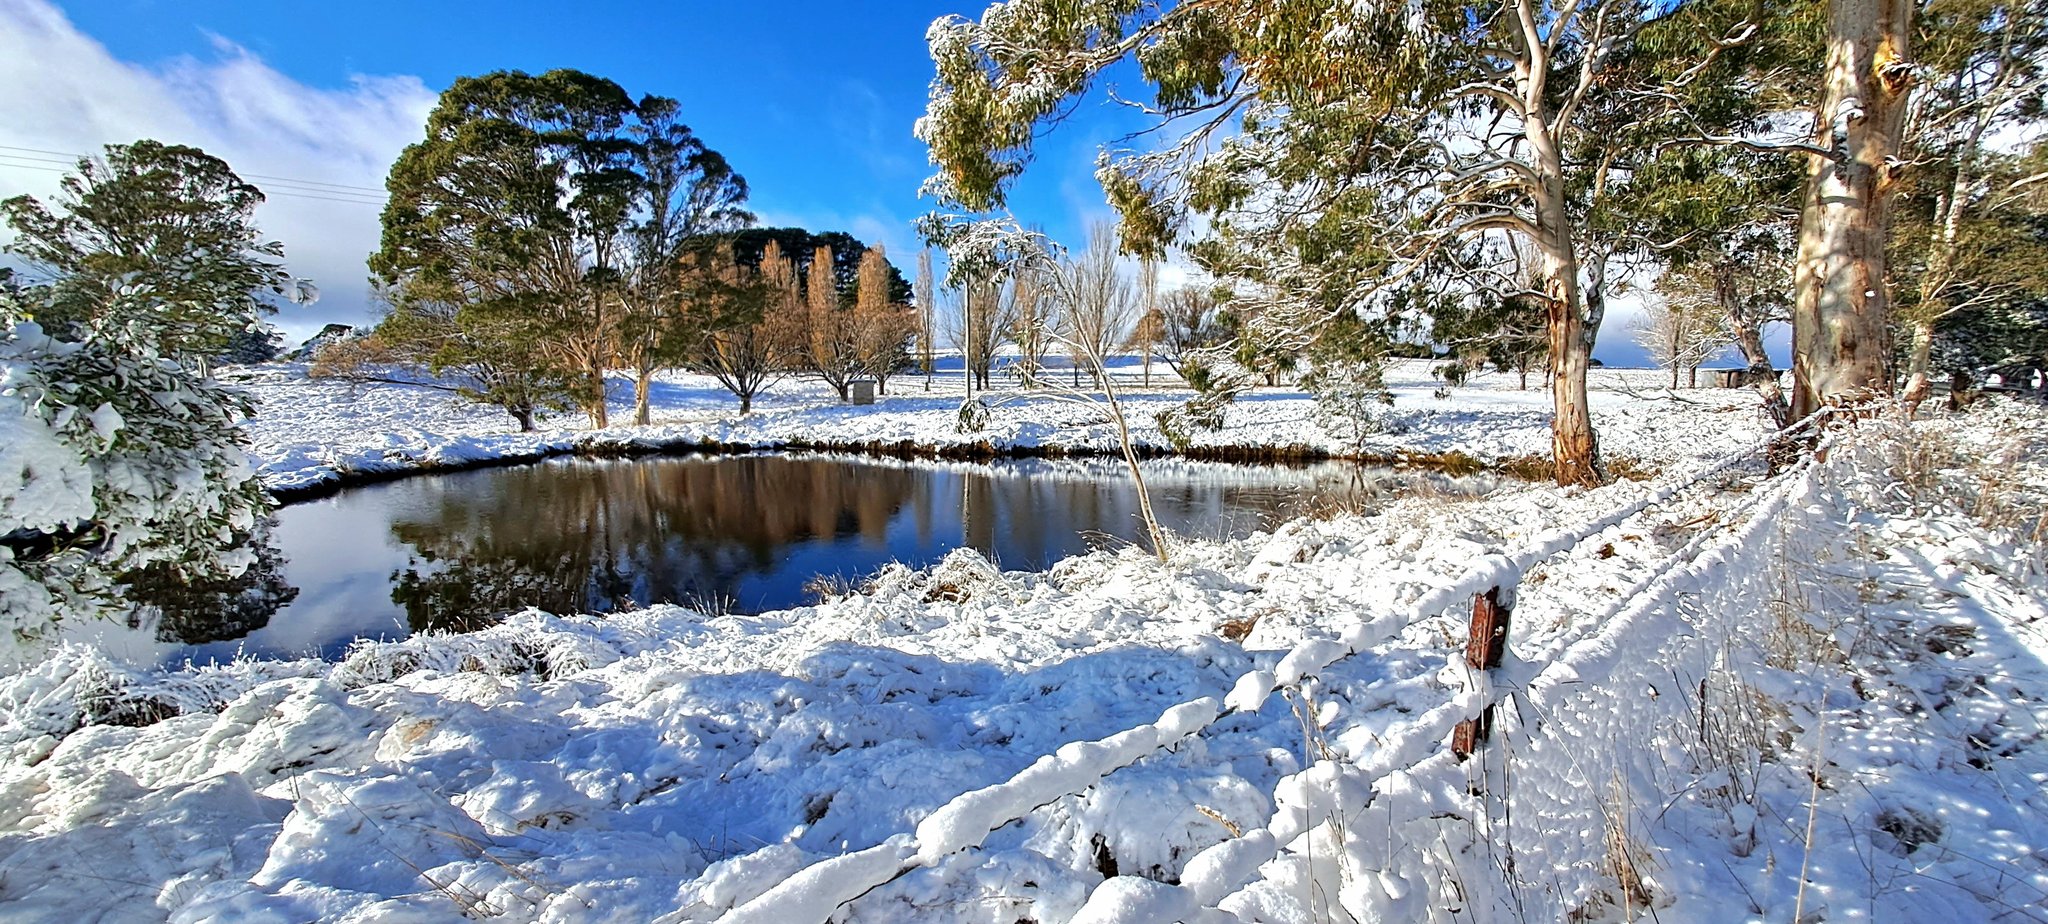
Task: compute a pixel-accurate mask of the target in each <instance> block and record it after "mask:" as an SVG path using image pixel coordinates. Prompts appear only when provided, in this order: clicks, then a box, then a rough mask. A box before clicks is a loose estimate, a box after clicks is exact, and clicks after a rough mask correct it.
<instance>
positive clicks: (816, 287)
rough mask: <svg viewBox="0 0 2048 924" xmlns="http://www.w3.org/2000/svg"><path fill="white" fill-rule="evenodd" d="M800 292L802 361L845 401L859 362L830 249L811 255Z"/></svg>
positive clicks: (859, 366)
mask: <svg viewBox="0 0 2048 924" xmlns="http://www.w3.org/2000/svg"><path fill="white" fill-rule="evenodd" d="M804 289H805V292H804V299H805V306H806V312H805V341H806V345H807V349H808V355H807V356H806V360H807V361H808V363H809V366H810V370H811V372H812V373H813V374H815V375H816V376H817V377H818V378H819V379H820V380H821V381H823V382H824V383H825V384H827V385H830V386H832V391H833V392H835V393H837V394H838V395H839V400H841V401H845V400H847V386H848V385H850V384H851V383H852V382H853V380H854V379H855V378H856V377H858V376H859V375H860V373H861V362H860V354H859V351H858V349H856V346H855V342H854V337H853V333H852V326H851V325H850V324H848V323H847V320H848V319H847V318H846V317H845V314H846V313H845V312H844V311H842V310H841V308H840V304H839V286H838V279H837V277H836V276H834V275H833V272H832V248H830V247H819V248H818V249H817V250H816V251H814V252H813V253H812V256H811V268H810V272H809V274H808V279H807V280H806V281H805V284H804Z"/></svg>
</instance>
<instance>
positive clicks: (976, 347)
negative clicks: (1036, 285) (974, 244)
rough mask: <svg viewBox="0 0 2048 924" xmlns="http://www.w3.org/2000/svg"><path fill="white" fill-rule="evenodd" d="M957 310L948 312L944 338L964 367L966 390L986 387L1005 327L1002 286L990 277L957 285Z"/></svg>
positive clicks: (971, 391) (970, 390) (1006, 319)
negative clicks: (958, 353) (955, 351)
mask: <svg viewBox="0 0 2048 924" xmlns="http://www.w3.org/2000/svg"><path fill="white" fill-rule="evenodd" d="M958 291H959V293H960V294H959V299H958V301H959V308H960V310H959V311H957V312H949V316H948V318H947V330H946V334H947V336H948V337H949V338H950V339H951V340H952V342H953V346H954V348H955V349H958V350H959V351H960V357H961V360H962V361H963V362H964V363H965V364H966V367H967V390H968V392H969V393H970V394H972V393H973V391H974V389H976V388H981V389H986V388H988V387H989V384H988V382H989V371H990V369H991V367H992V366H993V365H994V363H995V351H996V347H997V346H998V345H999V344H1000V342H1001V339H1002V334H1003V331H1004V330H1005V329H1006V328H1007V327H1008V326H1009V319H1008V318H1006V317H1005V314H1004V311H1005V305H1004V299H1003V285H1002V283H1001V282H1000V281H999V280H997V279H995V278H993V277H984V278H979V279H969V280H967V281H966V282H965V283H964V284H963V285H961V287H960V289H959V290H958Z"/></svg>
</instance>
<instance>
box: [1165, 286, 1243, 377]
mask: <svg viewBox="0 0 2048 924" xmlns="http://www.w3.org/2000/svg"><path fill="white" fill-rule="evenodd" d="M1217 311H1218V309H1217V305H1216V295H1215V293H1214V292H1211V291H1210V290H1209V289H1207V288H1204V287H1201V286H1183V287H1181V288H1178V289H1174V290H1173V291H1171V292H1168V293H1166V295H1165V297H1164V298H1162V299H1161V300H1160V303H1159V340H1158V346H1157V349H1158V351H1159V358H1161V359H1163V360H1165V361H1166V365H1167V366H1169V367H1171V368H1172V369H1173V373H1174V374H1175V375H1178V376H1181V377H1183V378H1185V377H1186V373H1185V372H1184V371H1183V370H1182V368H1181V365H1182V363H1183V361H1185V360H1186V359H1187V357H1188V356H1189V355H1190V354H1192V353H1194V352H1195V351H1196V350H1206V349H1209V348H1211V347H1215V346H1218V345H1221V344H1222V343H1223V342H1224V341H1225V340H1228V339H1229V337H1230V335H1229V333H1228V332H1226V331H1225V330H1224V329H1223V326H1222V324H1221V323H1219V322H1218V320H1217Z"/></svg>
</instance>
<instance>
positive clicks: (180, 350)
mask: <svg viewBox="0 0 2048 924" xmlns="http://www.w3.org/2000/svg"><path fill="white" fill-rule="evenodd" d="M262 202H263V193H262V191H261V190H259V189H257V188H256V187H255V186H253V185H251V184H249V183H247V182H245V181H244V180H243V179H242V178H241V177H240V176H237V175H236V174H235V172H234V170H233V169H231V168H230V167H229V166H228V164H227V162H226V161H223V160H221V159H220V158H217V157H214V156H212V155H210V154H208V153H206V152H205V151H202V150H200V149H198V148H196V147H190V146H187V145H177V144H164V143H161V142H157V141H150V140H142V141H136V142H134V143H131V144H113V145H108V146H107V147H106V149H105V153H104V154H103V155H102V156H100V157H98V158H86V159H83V160H80V161H79V162H78V165H77V170H76V172H74V173H69V174H66V175H65V176H64V178H63V179H62V180H61V181H59V192H58V194H57V196H56V197H55V199H54V200H53V202H52V203H51V204H50V205H45V204H44V203H42V202H40V201H38V200H36V199H35V198H34V197H31V196H25V195H24V196H15V197H14V198H11V199H8V200H6V201H5V202H0V210H4V211H5V216H6V221H7V226H8V227H9V228H11V229H13V231H14V233H15V238H14V240H13V241H11V242H9V243H8V245H7V248H6V249H7V252H9V253H12V254H14V255H16V256H18V257H20V258H21V259H22V260H23V261H24V262H25V263H26V264H27V265H28V267H29V270H30V272H29V273H27V274H25V275H24V276H23V277H22V278H20V279H17V280H16V281H15V282H16V284H17V285H22V284H25V285H28V286H32V287H37V288H42V289H45V291H44V292H43V293H41V294H40V295H38V296H35V297H33V298H31V299H29V301H30V302H32V303H33V304H34V306H35V311H36V315H35V318H34V319H35V320H36V321H37V322H38V323H40V324H42V325H43V326H44V327H45V328H46V329H48V330H50V331H52V332H58V333H63V332H66V331H70V330H73V329H75V328H81V327H90V326H103V327H128V328H130V331H129V332H130V335H133V336H149V337H153V338H155V340H156V343H157V345H158V346H159V347H161V349H162V350H163V351H164V352H165V353H167V354H169V355H173V356H179V357H185V358H205V357H213V356H218V355H220V354H222V353H224V352H226V351H228V349H229V348H230V347H231V346H232V345H234V344H235V342H236V340H237V338H238V337H242V336H245V335H246V334H247V333H248V332H249V331H252V330H256V329H258V328H259V326H260V324H261V321H262V319H263V318H264V317H265V316H267V315H269V314H271V313H273V312H274V311H276V300H277V299H281V298H289V299H292V300H295V301H306V300H310V298H311V297H312V295H313V289H312V287H311V285H310V284H309V283H305V282H303V281H299V280H294V279H293V278H292V277H291V275H290V274H288V273H287V272H286V271H285V267H284V245H283V244H281V243H279V242H277V241H265V240H263V239H262V235H261V234H260V232H259V231H258V229H257V227H256V206H257V205H259V204H261V203H262ZM123 290H129V291H143V292H147V293H148V294H147V295H143V296H140V297H135V298H124V297H122V293H123Z"/></svg>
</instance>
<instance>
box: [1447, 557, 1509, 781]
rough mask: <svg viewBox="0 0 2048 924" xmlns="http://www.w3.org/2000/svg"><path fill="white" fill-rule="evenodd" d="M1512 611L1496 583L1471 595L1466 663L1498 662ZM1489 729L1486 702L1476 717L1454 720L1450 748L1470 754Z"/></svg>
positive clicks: (1477, 666)
mask: <svg viewBox="0 0 2048 924" xmlns="http://www.w3.org/2000/svg"><path fill="white" fill-rule="evenodd" d="M1513 612H1514V611H1513V610H1511V609H1509V608H1508V607H1506V606H1502V605H1501V602H1500V588H1499V587H1492V588H1489V589H1488V590H1487V591H1486V592H1485V593H1483V594H1473V595H1472V636H1471V638H1470V639H1469V640H1467V641H1466V643H1465V664H1466V665H1467V666H1469V667H1471V668H1472V669H1473V670H1482V671H1485V670H1492V669H1494V668H1496V667H1499V666H1500V659H1501V655H1503V654H1505V653H1506V652H1507V647H1508V618H1509V617H1510V616H1512V615H1513ZM1492 731H1493V706H1491V705H1488V706H1487V707H1486V709H1485V710H1484V711H1482V712H1481V713H1479V717H1478V718H1476V719H1466V720H1465V721H1463V722H1459V723H1458V730H1457V731H1456V732H1454V733H1453V734H1452V735H1451V752H1452V753H1454V754H1456V755H1458V759H1459V760H1460V761H1463V760H1464V759H1465V758H1467V757H1471V756H1472V752H1474V751H1476V750H1478V749H1479V745H1480V743H1481V742H1484V741H1485V740H1486V736H1487V734H1488V733H1490V732H1492Z"/></svg>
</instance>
